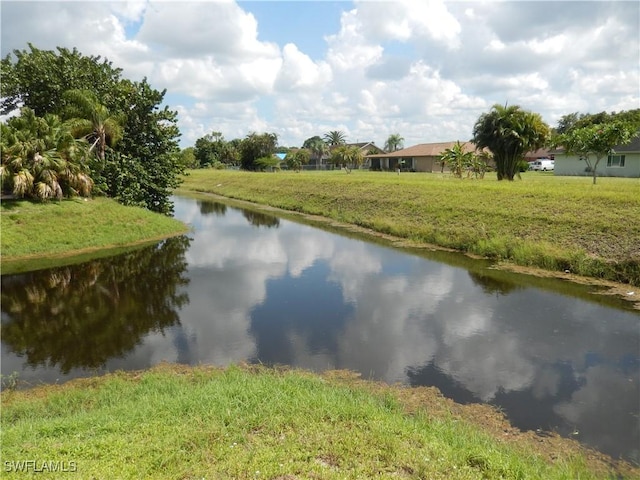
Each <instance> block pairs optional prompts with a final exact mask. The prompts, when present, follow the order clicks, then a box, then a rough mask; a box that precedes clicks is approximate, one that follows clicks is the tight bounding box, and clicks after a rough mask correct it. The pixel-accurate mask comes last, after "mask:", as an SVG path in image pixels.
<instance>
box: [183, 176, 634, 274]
mask: <svg viewBox="0 0 640 480" xmlns="http://www.w3.org/2000/svg"><path fill="white" fill-rule="evenodd" d="M181 188H182V189H183V190H191V191H200V192H209V193H215V194H219V195H222V196H225V197H229V198H236V199H242V200H248V201H251V202H256V203H261V204H267V205H271V206H274V207H278V208H283V209H287V210H292V211H296V212H302V213H305V214H313V215H320V216H324V217H328V218H331V219H334V220H338V221H340V222H346V223H350V224H355V225H359V226H362V227H366V228H369V229H373V230H375V231H377V232H381V233H385V234H390V235H394V236H397V237H401V238H406V239H409V240H412V241H415V242H418V243H430V244H434V245H438V246H441V247H446V248H452V249H455V250H459V251H462V252H466V253H471V254H476V255H481V256H485V257H488V258H492V259H496V260H500V261H509V262H512V263H515V264H518V265H522V266H529V267H539V268H543V269H547V270H557V271H565V270H569V271H570V272H572V273H575V274H579V275H585V276H590V277H596V278H602V279H606V280H612V281H617V282H622V283H630V284H632V285H636V286H638V285H640V241H638V239H639V238H640V179H623V178H599V179H598V183H597V185H595V186H594V185H592V184H591V180H590V179H589V178H582V177H556V176H553V175H547V174H541V173H539V172H527V173H524V174H522V180H517V181H514V182H498V181H496V180H495V178H494V177H493V175H488V176H487V178H485V179H484V180H474V179H464V180H460V179H456V178H453V177H451V176H449V175H441V174H408V173H407V174H401V175H396V174H393V173H382V172H365V171H355V172H353V173H352V174H351V175H347V174H345V173H344V172H341V171H331V172H303V173H293V172H280V173H247V172H238V171H219V170H195V171H190V172H189V175H188V176H186V177H185V182H184V183H183V184H182V187H181Z"/></svg>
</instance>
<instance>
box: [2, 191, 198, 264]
mask: <svg viewBox="0 0 640 480" xmlns="http://www.w3.org/2000/svg"><path fill="white" fill-rule="evenodd" d="M0 222H1V223H0V226H1V235H2V237H1V240H2V242H1V253H2V273H9V272H10V271H16V270H23V269H24V268H22V267H23V266H28V264H33V263H34V260H36V261H37V260H38V259H41V260H42V259H44V260H46V261H50V260H51V259H55V258H60V257H64V256H70V255H77V254H81V253H89V252H92V253H95V252H96V251H97V250H102V249H110V248H117V247H123V246H128V245H134V244H139V243H144V242H148V241H152V240H159V239H162V238H166V237H168V236H172V235H176V234H179V233H184V232H186V231H187V227H186V226H185V225H184V224H183V223H182V222H179V221H178V220H176V219H174V218H170V217H167V216H165V215H160V214H157V213H153V212H150V211H148V210H144V209H142V208H137V207H125V206H123V205H121V204H119V203H117V202H115V201H114V200H110V199H107V198H95V199H92V200H88V201H84V200H82V199H73V200H63V201H61V202H47V203H38V202H30V201H27V200H7V201H2V203H1V204H0ZM25 268H27V267H25Z"/></svg>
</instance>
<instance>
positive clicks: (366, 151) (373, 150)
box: [309, 142, 385, 169]
mask: <svg viewBox="0 0 640 480" xmlns="http://www.w3.org/2000/svg"><path fill="white" fill-rule="evenodd" d="M343 146H347V147H358V149H359V150H360V152H362V156H363V157H364V162H363V164H362V167H361V168H370V167H371V165H370V160H369V158H368V156H369V155H370V154H383V153H385V151H384V150H383V149H381V148H380V147H378V146H377V145H376V144H375V143H373V142H359V143H346V144H344V145H332V146H331V147H329V150H328V152H327V154H326V155H325V156H323V157H322V159H321V160H320V163H319V164H318V165H317V167H316V168H318V169H322V168H327V167H329V168H331V166H329V165H327V164H328V160H329V159H330V158H331V152H332V151H333V150H334V149H336V148H338V147H343ZM313 163H314V164H315V163H316V161H315V160H314V161H313ZM309 164H310V165H311V164H312V162H309Z"/></svg>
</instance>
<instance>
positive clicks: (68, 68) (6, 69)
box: [0, 43, 122, 117]
mask: <svg viewBox="0 0 640 480" xmlns="http://www.w3.org/2000/svg"><path fill="white" fill-rule="evenodd" d="M28 45H29V49H28V50H14V51H13V58H12V55H11V54H10V55H7V56H6V57H5V58H3V59H2V62H0V73H1V76H2V82H1V83H0V98H1V100H0V114H2V115H7V114H9V113H11V112H12V111H14V110H16V109H17V108H19V107H20V106H25V107H29V108H31V109H32V110H33V111H34V112H35V114H36V116H39V117H42V116H44V114H45V113H56V114H61V109H62V107H63V106H64V104H65V101H64V98H63V96H64V93H65V92H66V91H67V90H74V89H88V90H91V91H92V92H93V93H94V94H95V95H96V97H97V98H100V100H101V102H102V104H103V105H105V106H106V107H107V108H108V109H109V110H111V111H116V109H115V107H116V106H120V105H121V104H122V102H121V100H122V99H119V98H118V96H117V94H116V93H115V92H114V89H113V87H114V85H116V84H117V83H118V82H119V81H120V76H121V73H122V70H121V69H119V68H115V67H113V66H112V64H111V62H109V61H107V60H106V59H104V60H103V59H101V57H100V56H85V55H82V54H81V53H80V52H78V50H77V49H75V48H74V49H73V50H68V49H66V48H61V47H57V49H56V50H57V51H52V50H40V49H38V48H36V47H34V46H33V45H32V44H30V43H29V44H28Z"/></svg>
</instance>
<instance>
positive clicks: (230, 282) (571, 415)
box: [1, 197, 640, 463]
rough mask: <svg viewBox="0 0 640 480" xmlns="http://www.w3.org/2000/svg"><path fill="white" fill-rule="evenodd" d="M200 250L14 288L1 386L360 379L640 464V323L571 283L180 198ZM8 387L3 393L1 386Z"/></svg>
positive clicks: (5, 321)
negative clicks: (299, 376) (223, 373)
mask: <svg viewBox="0 0 640 480" xmlns="http://www.w3.org/2000/svg"><path fill="white" fill-rule="evenodd" d="M175 213H176V217H177V218H179V219H180V220H183V221H185V222H187V223H189V224H190V225H192V227H193V231H192V233H190V234H189V235H188V236H182V237H176V238H172V239H169V240H166V241H163V242H160V243H159V244H157V245H153V246H149V247H144V248H139V249H136V250H132V251H130V252H128V253H124V254H120V255H117V256H114V257H109V258H104V259H99V260H94V261H89V262H86V263H82V264H78V265H72V266H65V267H60V268H54V269H47V270H40V271H36V272H31V273H26V274H17V275H4V276H2V292H1V295H2V303H1V309H2V331H1V333H2V337H1V338H2V374H3V375H4V376H8V375H11V374H13V373H14V372H17V375H18V378H19V379H20V380H22V381H23V382H27V383H28V384H29V385H38V384H40V383H55V382H63V381H66V380H68V379H71V378H74V377H79V376H89V375H93V374H100V373H103V372H108V371H114V370H119V369H123V370H132V369H143V368H147V367H150V366H152V365H154V364H157V363H159V362H162V361H167V362H177V363H185V364H214V365H228V364H230V363H233V362H260V363H264V364H268V365H272V364H285V365H291V366H294V367H301V368H306V369H312V370H315V371H322V370H325V369H336V368H339V369H351V370H355V371H357V372H360V373H361V374H362V376H363V377H364V378H371V379H376V380H383V381H386V382H391V383H393V382H402V383H404V384H407V385H427V386H432V385H433V386H437V387H438V388H439V389H440V390H441V391H442V392H443V393H444V394H445V395H446V396H448V397H450V398H452V399H454V400H456V401H458V402H462V403H466V402H486V403H490V404H493V405H497V406H499V407H500V408H501V409H502V411H503V412H504V413H505V414H506V415H507V417H508V418H509V419H510V421H511V422H512V424H514V425H515V426H517V427H519V428H521V429H528V430H537V429H541V430H543V431H548V430H554V431H557V432H559V433H560V434H562V435H564V436H570V437H572V438H575V439H577V440H579V441H581V442H583V443H584V444H587V445H589V446H592V447H594V448H597V449H599V450H601V451H603V452H605V453H608V454H610V455H612V456H614V457H623V458H626V459H628V460H631V461H633V462H635V463H638V462H640V452H639V446H640V433H639V432H640V428H639V427H640V425H639V408H640V386H639V375H638V374H639V370H640V312H638V311H637V310H635V311H634V310H632V309H631V305H630V304H628V303H625V302H623V301H621V300H616V299H615V298H614V297H609V296H602V295H594V294H592V293H590V291H589V289H588V287H584V286H578V285H575V284H570V283H568V282H563V281H560V280H549V279H539V278H534V277H530V276H524V275H516V274H509V273H505V272H500V271H498V270H494V269H491V268H490V265H489V264H488V263H487V262H484V261H476V260H471V259H468V258H467V257H464V256H461V255H456V254H449V253H443V252H427V251H418V250H416V251H407V250H399V249H395V248H391V247H389V246H385V245H380V244H375V243H371V242H367V241H365V240H363V239H362V238H356V237H353V236H345V235H344V234H343V235H339V234H336V233H332V232H329V231H326V230H321V229H318V228H315V227H312V226H309V225H305V224H300V223H295V222H292V221H289V220H284V219H280V218H277V217H275V216H271V215H268V214H265V213H261V212H256V211H251V210H242V209H237V208H232V207H229V206H226V205H224V204H222V203H216V202H209V201H202V200H194V199H188V198H182V197H177V198H175ZM4 378H6V377H4Z"/></svg>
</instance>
